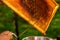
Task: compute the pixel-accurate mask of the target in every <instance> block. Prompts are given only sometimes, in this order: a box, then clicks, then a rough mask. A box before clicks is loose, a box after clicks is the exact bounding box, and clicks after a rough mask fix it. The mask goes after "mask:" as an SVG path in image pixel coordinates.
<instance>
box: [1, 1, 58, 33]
mask: <svg viewBox="0 0 60 40" xmlns="http://www.w3.org/2000/svg"><path fill="white" fill-rule="evenodd" d="M2 1H3V2H4V3H5V4H6V5H7V6H8V7H10V8H11V9H12V10H14V11H15V12H16V13H17V14H18V15H19V16H20V17H22V18H24V19H25V20H26V21H28V22H29V23H30V24H32V25H33V27H34V28H36V29H37V30H39V31H40V32H42V33H44V34H45V32H46V31H47V28H48V26H49V24H50V22H51V20H52V18H53V16H54V14H55V12H56V10H57V8H58V4H57V3H56V2H55V1H54V0H28V1H27V0H2Z"/></svg>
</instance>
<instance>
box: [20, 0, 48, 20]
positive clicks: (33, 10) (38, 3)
mask: <svg viewBox="0 0 60 40" xmlns="http://www.w3.org/2000/svg"><path fill="white" fill-rule="evenodd" d="M20 4H21V5H22V7H23V8H24V9H25V10H27V11H28V12H29V14H30V16H32V17H34V18H35V19H37V20H39V19H40V18H42V19H44V20H47V17H48V5H47V3H46V2H45V1H44V0H20Z"/></svg>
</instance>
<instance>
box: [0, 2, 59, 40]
mask: <svg viewBox="0 0 60 40" xmlns="http://www.w3.org/2000/svg"><path fill="white" fill-rule="evenodd" d="M58 3H59V4H60V2H58ZM17 17H18V19H17V20H18V26H19V34H20V35H19V38H20V40H21V39H22V38H24V37H27V36H44V35H43V34H41V33H40V32H39V31H37V30H36V29H34V28H33V27H32V25H30V24H29V23H27V22H26V21H25V20H24V19H22V18H21V17H19V16H17ZM5 30H9V31H11V32H14V33H15V25H14V12H13V11H12V10H11V9H10V8H8V7H7V6H6V5H3V4H1V5H0V33H1V32H3V31H5ZM25 31H26V32H25ZM23 32H25V33H23ZM58 35H60V8H59V9H58V10H57V12H56V14H55V16H54V18H53V20H52V22H51V24H50V26H49V28H48V31H47V33H46V36H48V37H52V38H55V37H56V36H58Z"/></svg>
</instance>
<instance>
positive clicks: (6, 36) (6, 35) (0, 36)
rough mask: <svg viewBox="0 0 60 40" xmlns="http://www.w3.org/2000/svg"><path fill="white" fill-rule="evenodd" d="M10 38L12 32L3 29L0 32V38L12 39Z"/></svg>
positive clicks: (4, 39) (1, 39) (0, 39)
mask: <svg viewBox="0 0 60 40" xmlns="http://www.w3.org/2000/svg"><path fill="white" fill-rule="evenodd" d="M12 38H13V36H12V33H11V32H9V31H5V32H2V33H1V34H0V40H12Z"/></svg>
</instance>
